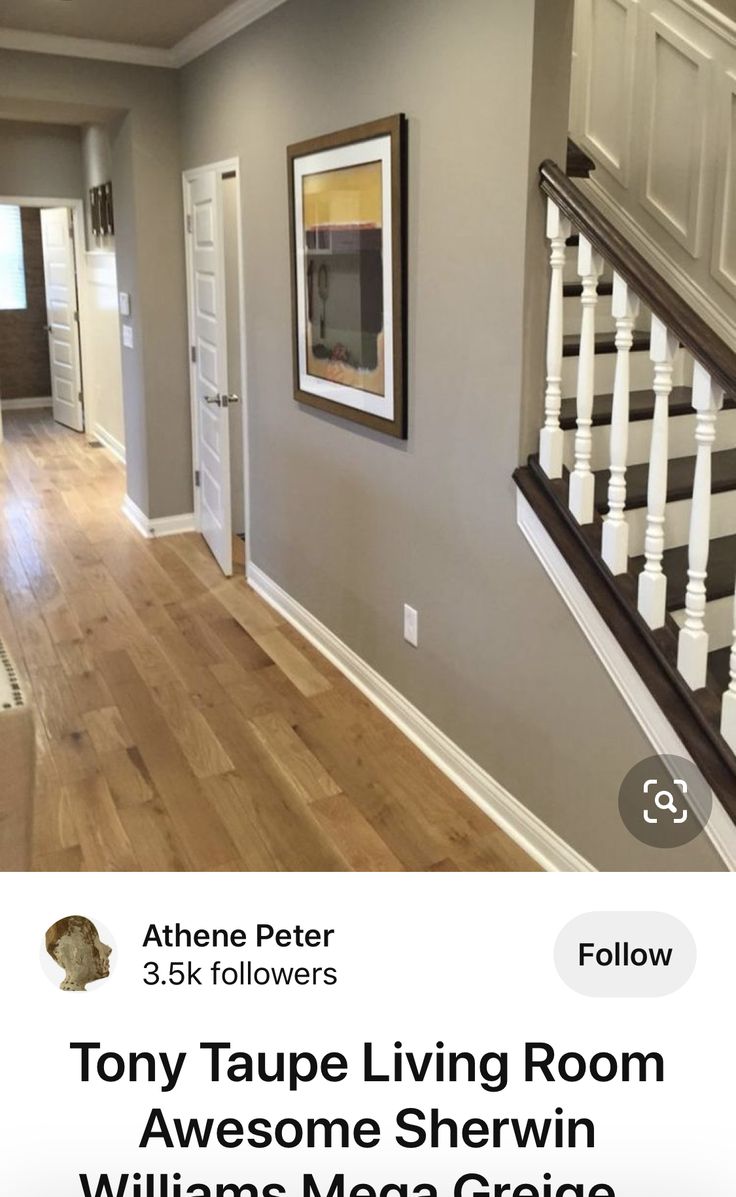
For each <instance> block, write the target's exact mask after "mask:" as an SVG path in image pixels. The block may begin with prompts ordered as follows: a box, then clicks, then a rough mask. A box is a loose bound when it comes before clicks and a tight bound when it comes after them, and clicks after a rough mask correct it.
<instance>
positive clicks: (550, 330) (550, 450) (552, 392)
mask: <svg viewBox="0 0 736 1197" xmlns="http://www.w3.org/2000/svg"><path fill="white" fill-rule="evenodd" d="M569 236H570V221H569V220H566V219H565V218H564V216H562V214H561V212H560V209H559V208H558V207H557V204H555V203H553V201H552V200H551V199H548V200H547V237H548V239H549V243H550V258H549V261H550V267H551V277H550V284H549V317H548V323H547V387H546V390H545V392H544V428H543V429H542V432H541V434H540V438H539V464H540V465H541V467H542V469H543V470H544V472H545V474H546V475H547V477H548V478H561V477H562V446H563V434H562V429H561V428H560V407H561V405H562V326H563V312H564V306H563V305H564V299H563V288H564V276H565V259H566V255H567V249H566V246H565V242H566V241H567V238H568V237H569Z"/></svg>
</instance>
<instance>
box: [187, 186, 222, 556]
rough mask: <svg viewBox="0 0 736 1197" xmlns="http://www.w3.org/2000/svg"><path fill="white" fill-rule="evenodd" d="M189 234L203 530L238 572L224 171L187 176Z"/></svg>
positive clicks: (215, 550) (212, 546)
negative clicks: (232, 482)
mask: <svg viewBox="0 0 736 1197" xmlns="http://www.w3.org/2000/svg"><path fill="white" fill-rule="evenodd" d="M186 199H187V236H188V240H189V255H188V256H189V288H190V297H189V300H190V319H191V332H192V338H193V339H192V346H193V349H194V351H195V352H194V356H195V360H194V363H193V366H192V379H193V387H194V409H195V428H194V432H195V437H196V445H195V461H196V462H197V468H198V471H199V494H198V498H199V502H198V517H199V530H200V531H201V533H202V535H203V537H204V539H205V540H206V541H207V544H208V545H209V547H210V549H211V550H212V553H213V555H214V557H215V559H216V560H217V562H218V564H219V565H220V568H221V569H222V571H223V573H224V574H225V575H226V576H228V577H230V576H231V574H232V572H233V552H232V510H231V492H230V420H229V402H228V377H227V314H226V281H225V252H224V237H223V217H222V195H221V190H220V185H219V177H218V173H217V171H215V170H203V171H201V172H200V173H198V174H197V175H196V176H195V177H193V178H190V179H188V180H187V184H186Z"/></svg>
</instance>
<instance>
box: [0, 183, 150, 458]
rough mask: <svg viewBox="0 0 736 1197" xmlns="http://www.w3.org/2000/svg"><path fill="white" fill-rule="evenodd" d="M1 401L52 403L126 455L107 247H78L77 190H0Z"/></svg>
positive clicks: (73, 423) (69, 420) (113, 279)
mask: <svg viewBox="0 0 736 1197" xmlns="http://www.w3.org/2000/svg"><path fill="white" fill-rule="evenodd" d="M0 221H1V227H0V296H1V302H0V400H1V403H0V439H2V436H1V430H2V418H1V413H2V409H5V411H6V412H8V411H13V409H14V408H16V409H17V408H39V407H51V408H53V414H54V419H55V421H56V423H57V424H62V425H65V426H66V427H69V429H72V430H73V431H75V432H79V433H84V435H85V436H86V438H87V440H89V442H90V443H92V444H103V445H104V446H105V448H107V449H108V450H109V451H110V452H111V454H112V455H114V456H115V457H116V458H117V460H118V461H120V462H122V463H123V464H124V462H126V435H124V420H123V390H122V360H121V350H120V324H118V314H117V271H116V261H115V250H114V248H110V247H105V248H99V247H90V248H87V242H86V231H85V217H84V205H83V201H81V200H69V199H56V198H54V199H36V198H23V196H20V198H18V196H8V198H5V196H2V198H0Z"/></svg>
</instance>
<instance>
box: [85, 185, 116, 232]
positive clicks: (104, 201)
mask: <svg viewBox="0 0 736 1197" xmlns="http://www.w3.org/2000/svg"><path fill="white" fill-rule="evenodd" d="M89 209H90V218H91V224H92V232H93V233H94V235H95V237H108V236H112V234H113V233H114V232H115V218H114V215H113V209H112V183H102V184H101V185H100V186H99V187H91V188H90V192H89Z"/></svg>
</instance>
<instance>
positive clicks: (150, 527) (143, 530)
mask: <svg viewBox="0 0 736 1197" xmlns="http://www.w3.org/2000/svg"><path fill="white" fill-rule="evenodd" d="M121 510H122V513H123V515H124V516H125V517H126V518H127V519H129V520H130V522H131V524H132V525H133V527H134V528H135V530H136V531H137V532H140V534H141V536H143V537H144V538H145V539H146V540H154V539H155V538H158V537H160V536H178V535H179V534H180V533H181V532H194V531H195V524H194V512H193V511H190V512H186V513H185V514H183V515H166V516H162V517H161V518H159V519H154V520H152V519H149V518H148V516H147V515H146V514H145V512H143V511H141V509H140V507H139V506H138V505H137V503H134V502H133V500H132V499H131V497H130V495H126V496H125V498H124V499H123V506H122V508H121Z"/></svg>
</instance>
